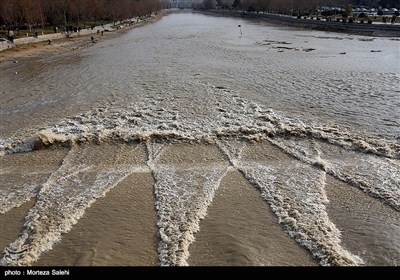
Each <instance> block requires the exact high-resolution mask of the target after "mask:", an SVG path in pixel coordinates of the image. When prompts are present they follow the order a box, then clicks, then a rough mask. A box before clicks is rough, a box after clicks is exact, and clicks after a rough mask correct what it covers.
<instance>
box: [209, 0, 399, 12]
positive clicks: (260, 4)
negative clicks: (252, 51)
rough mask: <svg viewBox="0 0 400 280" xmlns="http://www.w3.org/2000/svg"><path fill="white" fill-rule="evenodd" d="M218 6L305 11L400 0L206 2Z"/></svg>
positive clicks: (393, 3)
mask: <svg viewBox="0 0 400 280" xmlns="http://www.w3.org/2000/svg"><path fill="white" fill-rule="evenodd" d="M216 5H218V6H220V7H222V8H225V9H227V8H228V9H229V8H234V9H240V10H253V11H285V10H286V11H288V10H292V11H304V10H309V9H315V8H316V7H317V6H342V7H346V6H348V5H367V6H372V7H378V6H379V5H381V6H383V7H395V6H400V1H399V0H204V8H206V9H207V8H208V9H210V8H214V7H215V6H216Z"/></svg>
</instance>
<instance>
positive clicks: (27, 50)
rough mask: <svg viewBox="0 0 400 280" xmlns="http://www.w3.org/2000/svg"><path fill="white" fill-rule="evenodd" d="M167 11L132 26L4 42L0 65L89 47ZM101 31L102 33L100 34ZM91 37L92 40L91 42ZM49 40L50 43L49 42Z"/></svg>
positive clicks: (97, 27)
mask: <svg viewBox="0 0 400 280" xmlns="http://www.w3.org/2000/svg"><path fill="white" fill-rule="evenodd" d="M168 12H169V11H166V10H163V11H160V12H158V13H157V14H152V15H151V16H150V17H147V18H144V19H136V20H135V22H134V23H133V24H128V23H126V24H120V25H116V26H111V25H107V26H104V27H102V26H96V27H95V28H94V29H93V30H82V31H81V32H79V33H72V34H71V35H69V36H68V37H67V36H66V35H65V33H56V34H47V35H40V36H38V38H21V39H16V40H14V44H11V43H9V42H4V43H3V44H7V45H8V47H4V46H2V47H1V48H0V63H3V62H7V61H8V62H9V61H12V62H14V63H18V59H24V58H29V57H33V56H36V55H39V54H43V53H65V52H67V51H73V50H77V49H82V48H87V47H91V46H92V45H93V44H95V43H96V42H98V41H100V40H103V39H106V38H108V36H110V35H111V34H112V33H114V32H126V31H128V30H131V29H133V28H138V27H141V26H143V25H145V24H148V23H153V22H156V21H158V20H159V19H161V18H162V17H163V16H164V15H165V14H166V13H168ZM101 31H103V32H101ZM92 37H93V40H92ZM49 40H50V41H49Z"/></svg>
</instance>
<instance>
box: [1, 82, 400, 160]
mask: <svg viewBox="0 0 400 280" xmlns="http://www.w3.org/2000/svg"><path fill="white" fill-rule="evenodd" d="M213 90H214V92H213V93H212V94H210V95H208V96H207V98H208V99H209V101H208V102H210V103H211V104H210V105H209V107H207V108H205V109H204V110H205V113H204V114H203V115H200V116H198V115H196V114H190V113H187V114H182V113H181V112H180V110H179V108H177V107H176V106H175V105H174V103H173V102H163V101H164V100H157V99H153V100H152V101H149V100H143V101H138V103H137V104H135V105H130V106H127V107H121V108H118V107H99V108H97V109H93V110H91V111H89V112H86V113H83V114H80V115H78V116H75V117H71V118H67V119H65V120H64V121H62V122H61V123H59V124H58V125H55V126H53V127H49V128H47V129H44V130H42V131H39V132H38V133H37V134H36V135H31V137H30V138H28V139H21V138H20V137H11V138H10V139H7V140H3V141H2V143H1V144H0V151H1V153H2V154H3V155H4V154H7V153H14V152H24V151H30V150H32V149H40V148H43V147H45V146H48V145H55V144H68V145H73V143H82V142H90V141H93V142H112V141H125V142H131V141H147V140H148V139H153V140H161V141H216V140H217V139H224V138H239V139H243V140H249V141H264V140H266V139H267V138H268V137H270V138H271V137H272V138H273V137H278V138H282V137H291V138H312V139H320V140H323V141H326V142H329V143H332V144H334V145H337V146H340V147H343V148H346V149H350V150H357V151H360V152H363V153H372V154H375V155H378V156H384V157H388V158H394V159H399V158H400V144H399V143H397V142H396V141H394V140H389V139H383V138H379V137H376V136H373V135H365V136H363V135H358V134H356V133H351V132H349V131H345V130H341V129H339V128H337V127H329V126H322V125H320V124H319V125H315V124H304V123H303V122H301V121H299V120H296V119H290V118H287V117H283V116H280V115H278V114H276V113H275V112H273V111H272V110H270V109H268V108H264V107H263V106H260V105H259V104H256V103H254V102H250V101H248V100H246V99H243V98H240V97H237V96H234V95H232V94H231V93H228V92H225V91H223V90H216V89H213Z"/></svg>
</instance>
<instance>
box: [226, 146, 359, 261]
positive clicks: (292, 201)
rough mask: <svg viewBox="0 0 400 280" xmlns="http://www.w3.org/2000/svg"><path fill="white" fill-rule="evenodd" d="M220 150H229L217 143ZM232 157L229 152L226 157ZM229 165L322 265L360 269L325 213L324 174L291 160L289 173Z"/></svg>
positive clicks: (270, 165) (267, 167)
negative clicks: (257, 190) (247, 181)
mask: <svg viewBox="0 0 400 280" xmlns="http://www.w3.org/2000/svg"><path fill="white" fill-rule="evenodd" d="M219 145H220V146H221V149H222V150H229V149H230V148H229V146H227V145H224V143H221V142H220V143H219ZM232 154H235V152H230V153H228V155H232ZM231 162H233V163H235V167H236V168H237V169H238V170H239V171H241V172H242V173H243V174H244V176H245V177H246V178H247V179H248V180H249V181H250V182H251V183H252V184H253V185H255V186H256V187H257V188H259V189H260V191H261V196H262V197H263V198H264V199H265V200H266V201H267V202H268V204H269V205H270V207H271V210H272V211H273V212H274V213H275V214H276V215H277V216H278V218H279V223H280V224H282V225H283V227H284V230H285V231H286V232H287V233H288V234H289V235H290V236H291V237H292V238H294V239H295V240H296V241H297V243H299V244H300V245H302V246H304V247H305V248H307V249H308V250H310V252H311V253H312V254H313V256H314V257H315V258H317V259H319V260H320V263H321V264H322V265H360V264H363V261H362V260H361V259H360V258H359V257H358V256H355V255H353V254H351V253H350V252H348V251H347V250H345V249H344V248H343V247H342V246H341V245H340V242H341V240H340V231H339V230H338V229H337V228H336V227H335V225H334V224H333V223H332V222H331V221H330V220H329V217H328V214H327V212H326V204H327V203H328V198H327V196H326V193H325V176H326V174H325V172H324V171H321V170H318V169H315V168H313V167H312V166H309V165H306V164H303V163H301V162H296V161H295V160H293V161H292V162H291V163H292V164H291V166H290V170H288V169H287V168H286V167H285V166H281V165H280V163H277V162H270V163H265V164H261V163H258V162H247V161H242V160H240V158H233V159H231Z"/></svg>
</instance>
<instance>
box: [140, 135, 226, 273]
mask: <svg viewBox="0 0 400 280" xmlns="http://www.w3.org/2000/svg"><path fill="white" fill-rule="evenodd" d="M147 146H148V149H149V161H148V162H149V166H151V168H152V173H153V175H154V178H155V181H156V183H155V188H154V192H155V196H156V209H157V216H158V221H157V225H158V227H159V234H160V239H161V241H160V244H159V246H158V253H159V260H160V264H161V265H162V266H185V265H188V263H187V259H188V257H189V246H190V244H191V243H192V242H194V234H195V233H196V232H197V231H199V230H200V227H199V224H200V220H202V219H203V218H204V217H205V216H206V213H207V209H208V206H209V205H210V204H211V202H212V200H213V197H214V193H215V191H216V189H217V188H218V187H219V184H220V182H221V180H222V178H223V177H224V175H225V174H226V172H227V169H228V165H227V164H226V165H223V164H222V165H221V164H220V165H216V164H212V165H210V166H208V167H197V168H196V167H189V168H182V167H177V166H174V164H169V165H162V164H158V163H157V161H158V158H159V156H160V151H161V150H162V147H160V145H159V144H155V143H150V142H148V145H147Z"/></svg>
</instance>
